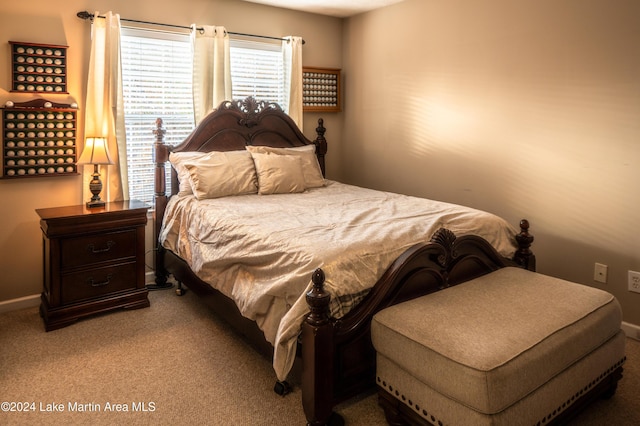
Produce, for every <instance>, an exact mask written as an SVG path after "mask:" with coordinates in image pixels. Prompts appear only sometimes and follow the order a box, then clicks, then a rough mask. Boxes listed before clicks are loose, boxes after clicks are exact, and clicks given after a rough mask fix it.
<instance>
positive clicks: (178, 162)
mask: <svg viewBox="0 0 640 426" xmlns="http://www.w3.org/2000/svg"><path fill="white" fill-rule="evenodd" d="M207 154H209V153H208V152H197V151H190V152H171V153H169V162H170V163H171V165H172V166H173V168H174V169H176V173H177V174H178V181H179V182H180V187H179V188H178V195H179V196H181V195H191V194H193V190H192V189H191V182H190V181H189V171H188V170H187V168H186V167H185V166H184V165H185V163H186V162H194V161H197V160H198V159H200V158H202V157H205V156H206V155H207Z"/></svg>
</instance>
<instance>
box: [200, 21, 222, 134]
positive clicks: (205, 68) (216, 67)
mask: <svg viewBox="0 0 640 426" xmlns="http://www.w3.org/2000/svg"><path fill="white" fill-rule="evenodd" d="M191 46H192V50H193V111H194V118H195V123H196V125H197V124H198V123H199V122H200V120H202V119H203V118H204V117H205V116H206V115H207V114H208V113H209V112H210V111H211V110H212V109H214V108H216V107H218V105H220V103H221V102H223V101H225V100H230V99H231V60H230V54H229V35H228V34H227V31H226V29H225V27H221V26H207V25H196V24H193V25H192V26H191Z"/></svg>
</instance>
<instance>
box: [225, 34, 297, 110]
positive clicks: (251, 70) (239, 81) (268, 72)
mask: <svg viewBox="0 0 640 426" xmlns="http://www.w3.org/2000/svg"><path fill="white" fill-rule="evenodd" d="M230 49H231V53H230V55H231V86H232V93H233V98H234V99H244V98H246V97H247V96H253V97H254V98H256V99H257V100H260V101H269V102H277V103H278V104H279V105H280V106H281V107H282V108H283V109H284V110H285V111H287V105H286V104H285V103H286V97H285V81H284V80H285V79H284V75H285V74H284V58H283V54H282V47H281V43H279V42H277V43H267V42H261V41H253V40H252V41H248V40H239V39H231V41H230Z"/></svg>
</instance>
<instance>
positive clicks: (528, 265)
mask: <svg viewBox="0 0 640 426" xmlns="http://www.w3.org/2000/svg"><path fill="white" fill-rule="evenodd" d="M533 239H534V238H533V235H531V234H529V221H528V220H527V219H522V220H521V221H520V233H519V234H518V235H516V242H517V243H518V250H516V253H515V255H514V256H513V260H515V261H516V263H518V265H520V266H522V267H523V268H525V269H528V270H530V271H535V270H536V256H535V255H534V254H533V252H532V251H531V248H530V247H531V243H533Z"/></svg>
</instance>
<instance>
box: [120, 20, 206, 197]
mask: <svg viewBox="0 0 640 426" xmlns="http://www.w3.org/2000/svg"><path fill="white" fill-rule="evenodd" d="M121 51H122V80H123V95H124V108H125V126H126V133H127V161H128V176H129V198H130V199H137V200H140V201H144V202H146V203H149V204H152V203H153V192H154V170H155V168H154V164H153V143H154V141H155V136H154V134H153V133H152V132H153V130H154V128H155V121H156V119H157V118H162V120H163V122H164V128H165V129H166V130H167V133H166V135H165V143H168V144H171V145H176V144H178V143H180V142H182V141H183V140H184V139H185V138H186V137H187V136H188V135H189V133H191V131H192V130H193V127H194V122H193V101H192V93H191V47H190V44H189V35H188V34H176V33H168V32H162V31H150V30H142V29H132V28H123V30H122V37H121ZM168 171H169V167H167V172H168ZM167 184H168V185H170V179H168V178H167ZM167 190H169V188H167Z"/></svg>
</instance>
